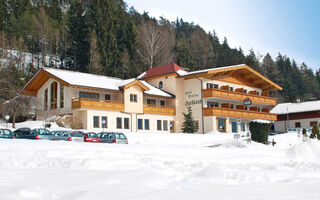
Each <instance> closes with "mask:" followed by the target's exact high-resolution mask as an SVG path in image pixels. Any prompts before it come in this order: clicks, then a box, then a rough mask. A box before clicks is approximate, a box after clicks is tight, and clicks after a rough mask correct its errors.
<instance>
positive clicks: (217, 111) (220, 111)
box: [203, 107, 277, 121]
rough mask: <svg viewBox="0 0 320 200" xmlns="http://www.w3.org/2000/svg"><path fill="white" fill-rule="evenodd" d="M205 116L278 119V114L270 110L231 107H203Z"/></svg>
mask: <svg viewBox="0 0 320 200" xmlns="http://www.w3.org/2000/svg"><path fill="white" fill-rule="evenodd" d="M203 111H204V116H219V117H234V118H246V119H263V120H269V121H277V115H276V114H271V113H268V112H257V111H249V110H239V109H229V108H217V107H210V108H203Z"/></svg>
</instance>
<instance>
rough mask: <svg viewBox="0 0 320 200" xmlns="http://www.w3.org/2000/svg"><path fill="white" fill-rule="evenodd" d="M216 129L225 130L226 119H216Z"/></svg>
mask: <svg viewBox="0 0 320 200" xmlns="http://www.w3.org/2000/svg"><path fill="white" fill-rule="evenodd" d="M217 121H218V122H217V125H218V131H220V132H226V120H225V119H217Z"/></svg>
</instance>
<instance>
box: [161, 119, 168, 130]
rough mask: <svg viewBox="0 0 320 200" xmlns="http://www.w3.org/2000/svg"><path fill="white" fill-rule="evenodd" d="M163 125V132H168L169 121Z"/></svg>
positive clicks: (165, 121) (164, 121)
mask: <svg viewBox="0 0 320 200" xmlns="http://www.w3.org/2000/svg"><path fill="white" fill-rule="evenodd" d="M162 123H163V130H164V131H167V130H168V120H163V121H162Z"/></svg>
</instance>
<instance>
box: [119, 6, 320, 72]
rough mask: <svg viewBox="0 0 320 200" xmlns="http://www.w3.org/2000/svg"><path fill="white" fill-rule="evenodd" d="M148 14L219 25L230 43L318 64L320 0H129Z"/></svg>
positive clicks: (315, 66) (211, 27)
mask: <svg viewBox="0 0 320 200" xmlns="http://www.w3.org/2000/svg"><path fill="white" fill-rule="evenodd" d="M125 2H126V3H127V5H128V7H131V6H133V7H134V8H135V9H136V10H137V11H138V12H140V13H142V12H143V11H146V12H148V13H149V15H150V16H153V17H156V18H159V17H160V16H163V17H164V18H166V19H168V20H170V21H175V20H176V19H177V17H179V18H182V19H183V20H184V21H187V22H194V23H195V24H198V25H200V26H201V27H202V28H204V29H205V30H206V31H207V32H208V31H213V30H215V31H216V33H217V34H218V36H219V38H220V41H223V38H224V37H226V38H227V39H228V42H229V45H230V46H231V47H237V48H238V47H241V48H242V49H243V50H244V51H245V53H248V50H250V49H251V48H252V49H254V50H255V52H257V53H260V54H261V55H265V54H266V53H267V52H269V53H270V54H271V55H272V56H273V58H275V57H276V56H277V55H278V53H279V52H280V53H281V54H282V55H286V56H288V57H290V58H291V59H295V60H296V62H298V63H299V64H301V63H302V62H305V63H306V64H307V65H308V66H309V67H311V68H312V69H313V70H314V71H315V70H317V69H318V68H320V0H192V1H191V0H161V1H151V0H125Z"/></svg>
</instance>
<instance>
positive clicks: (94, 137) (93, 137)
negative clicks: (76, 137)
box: [83, 132, 100, 142]
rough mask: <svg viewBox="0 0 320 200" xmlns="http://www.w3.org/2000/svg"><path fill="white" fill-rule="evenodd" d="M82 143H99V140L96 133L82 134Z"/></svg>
mask: <svg viewBox="0 0 320 200" xmlns="http://www.w3.org/2000/svg"><path fill="white" fill-rule="evenodd" d="M83 141H84V142H100V138H99V136H98V135H97V134H96V133H92V132H90V133H85V134H84V139H83Z"/></svg>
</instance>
